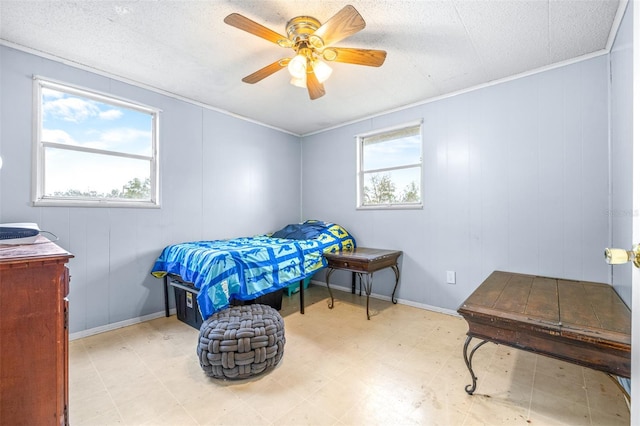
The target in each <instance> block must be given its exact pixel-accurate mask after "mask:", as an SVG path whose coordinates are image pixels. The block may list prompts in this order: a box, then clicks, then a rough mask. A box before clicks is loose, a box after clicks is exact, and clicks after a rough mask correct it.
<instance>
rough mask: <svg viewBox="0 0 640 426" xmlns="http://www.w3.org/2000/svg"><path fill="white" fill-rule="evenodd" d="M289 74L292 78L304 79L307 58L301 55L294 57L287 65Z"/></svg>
mask: <svg viewBox="0 0 640 426" xmlns="http://www.w3.org/2000/svg"><path fill="white" fill-rule="evenodd" d="M287 69H288V70H289V74H291V76H292V77H293V78H298V79H300V78H306V74H307V58H306V57H304V56H303V55H296V56H295V58H293V59H292V60H291V61H289V64H288V65H287Z"/></svg>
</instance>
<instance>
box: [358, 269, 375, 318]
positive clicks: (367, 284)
mask: <svg viewBox="0 0 640 426" xmlns="http://www.w3.org/2000/svg"><path fill="white" fill-rule="evenodd" d="M359 275H360V285H361V286H362V280H363V278H362V275H365V278H364V292H365V293H366V294H367V319H368V320H370V319H371V315H369V296H370V295H371V289H372V288H373V273H370V274H359Z"/></svg>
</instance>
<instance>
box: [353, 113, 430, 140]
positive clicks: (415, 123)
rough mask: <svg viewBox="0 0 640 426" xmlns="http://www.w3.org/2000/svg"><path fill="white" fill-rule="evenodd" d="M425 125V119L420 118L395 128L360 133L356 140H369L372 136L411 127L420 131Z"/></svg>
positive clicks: (397, 125) (394, 126)
mask: <svg viewBox="0 0 640 426" xmlns="http://www.w3.org/2000/svg"><path fill="white" fill-rule="evenodd" d="M423 124H424V118H419V119H417V120H412V121H407V122H405V123H400V124H394V125H393V126H388V127H383V128H381V129H376V130H371V131H368V132H363V133H358V134H357V135H354V137H356V138H368V137H371V136H376V135H380V134H382V133H390V132H393V131H394V130H400V129H405V128H409V127H415V126H420V130H422V125H423Z"/></svg>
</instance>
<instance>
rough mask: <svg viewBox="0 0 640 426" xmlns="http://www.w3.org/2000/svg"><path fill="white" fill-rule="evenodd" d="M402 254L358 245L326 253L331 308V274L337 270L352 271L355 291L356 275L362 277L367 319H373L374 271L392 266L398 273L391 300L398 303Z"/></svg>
mask: <svg viewBox="0 0 640 426" xmlns="http://www.w3.org/2000/svg"><path fill="white" fill-rule="evenodd" d="M401 254H402V251H399V250H383V249H373V248H366V247H358V248H356V249H355V250H351V251H338V252H335V253H325V254H324V257H325V258H326V259H327V263H328V268H329V269H328V270H327V276H326V280H327V288H328V289H329V296H331V302H330V304H329V308H330V309H333V293H332V292H331V287H330V286H329V279H330V278H331V274H333V272H334V271H335V270H338V269H340V270H344V271H351V272H352V273H353V275H352V284H351V292H352V293H355V277H356V275H357V276H358V277H359V278H360V294H362V287H363V286H364V291H365V293H366V295H367V319H371V316H370V315H369V296H370V295H371V288H372V287H373V273H374V272H376V271H379V270H381V269H384V268H391V269H392V270H393V272H394V273H395V275H396V283H395V286H394V287H393V293H391V301H392V302H393V303H398V301H397V300H396V298H395V294H396V289H397V288H398V281H400V270H399V269H398V258H399V257H400V255H401ZM363 283H364V284H363Z"/></svg>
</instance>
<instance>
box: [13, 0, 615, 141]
mask: <svg viewBox="0 0 640 426" xmlns="http://www.w3.org/2000/svg"><path fill="white" fill-rule="evenodd" d="M346 4H348V3H347V2H338V1H322V2H320V1H317V0H314V1H311V0H295V1H294V0H289V1H287V0H281V1H274V0H248V1H246V0H226V1H220V0H216V1H213V0H211V1H200V0H189V1H186V0H183V1H178V0H171V1H169V0H155V1H151V0H141V1H124V0H123V1H110V0H101V1H95V0H84V1H67V0H55V1H54V0H42V1H37V0H31V1H29V0H0V41H1V42H2V43H3V44H6V45H8V46H12V47H16V48H22V49H25V50H28V51H33V52H35V53H38V52H42V53H45V54H46V55H48V56H53V57H56V58H60V59H62V60H65V61H68V62H72V63H76V64H79V65H82V66H84V67H89V68H91V69H95V70H98V71H100V72H103V73H108V74H110V75H113V76H116V77H119V78H122V79H124V80H125V81H129V82H135V83H140V84H143V85H144V86H146V87H151V88H155V89H158V90H161V91H163V92H168V93H171V94H175V95H178V96H180V97H182V98H187V99H190V100H193V101H197V102H199V103H202V104H206V105H208V106H211V107H214V108H217V109H220V110H224V111H227V112H230V113H233V114H237V115H239V116H242V117H247V118H249V119H251V120H255V121H257V122H260V123H264V124H266V125H269V126H273V127H276V128H279V129H282V130H285V131H288V132H291V133H293V134H298V135H303V134H309V133H313V132H316V131H319V130H322V129H326V128H330V127H334V126H337V125H340V124H343V123H346V122H350V121H353V120H356V119H359V118H363V117H368V116H372V115H376V114H379V113H382V112H385V111H389V110H392V109H396V108H399V107H403V106H406V105H410V104H415V103H418V102H422V101H425V100H428V99H430V98H434V97H438V96H442V95H446V94H448V93H452V92H456V91H459V90H464V89H466V88H470V87H474V86H477V85H481V84H484V83H488V82H491V81H494V80H498V79H502V78H505V77H509V76H512V75H516V74H520V73H524V72H528V71H532V70H535V69H539V68H544V67H548V66H550V65H553V64H556V63H559V62H563V61H567V60H571V59H573V58H578V57H581V56H585V55H589V54H593V53H597V52H603V51H606V49H607V48H608V46H609V45H610V44H608V43H611V42H612V40H609V38H610V37H611V36H610V34H612V33H613V34H615V30H617V25H618V24H619V19H620V13H621V11H622V8H623V6H624V5H626V0H622V3H621V4H619V1H618V0H584V1H573V0H531V1H526V0H506V1H500V0H463V1H458V0H443V1H420V0H414V1H398V0H361V1H358V0H354V1H352V2H351V4H352V5H353V6H354V7H355V8H356V9H357V10H358V11H359V12H360V14H361V15H362V17H363V18H364V20H365V21H366V24H367V25H366V27H365V28H364V29H363V30H362V31H360V32H358V33H357V34H355V35H353V36H351V37H349V38H346V39H345V40H342V41H341V42H339V43H336V46H340V47H357V48H365V49H381V50H386V51H387V59H386V62H385V63H384V65H382V67H380V68H374V67H366V66H359V65H350V64H342V63H335V62H334V63H331V66H332V68H333V70H334V71H333V74H332V76H331V78H330V79H329V80H328V81H327V82H326V83H325V89H326V95H325V96H324V97H322V98H320V99H317V100H314V101H311V100H310V99H309V96H308V94H307V91H306V90H305V89H300V88H297V87H294V86H292V85H290V84H289V75H288V72H287V71H286V69H284V70H282V71H279V72H277V73H275V74H273V75H271V76H269V77H267V78H266V79H264V80H262V81H260V82H259V83H256V84H253V85H251V84H246V83H243V82H242V81H241V79H242V78H243V77H245V76H246V75H248V74H251V73H252V72H254V71H256V70H258V69H259V68H262V67H264V66H266V65H268V64H270V63H272V62H274V61H276V60H278V59H280V58H283V57H289V56H292V55H291V50H290V49H285V48H281V47H279V46H277V45H276V44H273V43H270V42H268V41H266V40H263V39H261V38H259V37H256V36H254V35H252V34H249V33H246V32H244V31H241V30H239V29H237V28H234V27H231V26H229V25H226V24H225V23H224V22H223V19H224V17H225V16H227V15H228V14H230V13H233V12H237V13H240V14H242V15H244V16H246V17H248V18H250V19H252V20H254V21H256V22H258V23H260V24H262V25H264V26H266V27H268V28H270V29H272V30H274V31H276V32H278V33H280V34H285V33H286V32H285V24H286V22H287V21H288V20H289V19H290V18H292V17H294V16H299V15H310V16H314V17H315V18H317V19H318V20H320V22H325V21H326V20H327V19H329V18H330V17H331V16H333V15H334V14H335V13H336V12H338V11H339V10H340V9H341V8H342V7H344V6H345V5H346ZM619 8H620V9H621V11H620V12H619V11H618V9H619ZM612 28H613V31H614V32H612Z"/></svg>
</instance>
